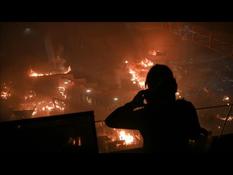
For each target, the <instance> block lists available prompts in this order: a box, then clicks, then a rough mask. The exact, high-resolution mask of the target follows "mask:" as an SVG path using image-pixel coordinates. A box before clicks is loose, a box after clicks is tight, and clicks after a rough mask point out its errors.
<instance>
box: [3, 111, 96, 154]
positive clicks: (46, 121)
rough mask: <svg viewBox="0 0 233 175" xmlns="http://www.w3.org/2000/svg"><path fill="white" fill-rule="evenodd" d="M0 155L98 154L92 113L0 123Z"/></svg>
mask: <svg viewBox="0 0 233 175" xmlns="http://www.w3.org/2000/svg"><path fill="white" fill-rule="evenodd" d="M0 143H1V144H0V151H1V152H6V151H10V152H12V151H13V152H14V151H23V152H24V151H26V152H28V151H37V152H38V151H52V152H66V151H68V152H78V153H98V145H97V137H96V129H95V121H94V113H93V112H92V111H88V112H81V113H73V114H64V115H58V116H49V117H42V118H35V119H24V120H18V121H10V122H2V123H0Z"/></svg>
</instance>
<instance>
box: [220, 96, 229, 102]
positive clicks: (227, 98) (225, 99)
mask: <svg viewBox="0 0 233 175" xmlns="http://www.w3.org/2000/svg"><path fill="white" fill-rule="evenodd" d="M229 100H230V97H228V96H224V97H223V99H222V101H225V102H228V101H229Z"/></svg>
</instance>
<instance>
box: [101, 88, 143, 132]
mask: <svg viewBox="0 0 233 175" xmlns="http://www.w3.org/2000/svg"><path fill="white" fill-rule="evenodd" d="M143 100H144V91H143V90H142V91H139V92H138V94H137V95H136V96H135V97H134V99H133V100H132V101H131V102H129V103H127V104H125V105H124V106H121V107H119V108H117V109H116V110H115V111H113V112H112V113H111V114H110V115H109V116H108V117H107V119H106V120H105V123H106V125H107V126H109V127H112V128H127V129H135V128H136V127H137V125H138V116H137V112H134V109H135V108H137V107H141V106H143V105H144V103H143Z"/></svg>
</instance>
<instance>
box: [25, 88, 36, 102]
mask: <svg viewBox="0 0 233 175" xmlns="http://www.w3.org/2000/svg"><path fill="white" fill-rule="evenodd" d="M35 97H36V93H35V92H34V91H32V90H30V91H29V93H28V94H27V95H25V96H24V100H32V99H34V98H35Z"/></svg>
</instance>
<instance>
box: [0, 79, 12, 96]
mask: <svg viewBox="0 0 233 175" xmlns="http://www.w3.org/2000/svg"><path fill="white" fill-rule="evenodd" d="M11 95H12V89H11V87H10V85H7V84H6V83H3V85H2V87H1V99H3V100H7V99H8V98H9V97H11Z"/></svg>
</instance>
